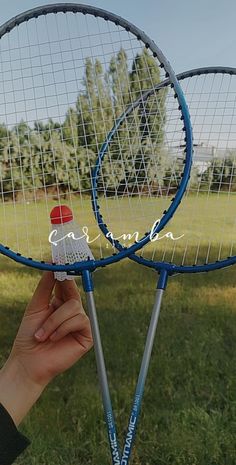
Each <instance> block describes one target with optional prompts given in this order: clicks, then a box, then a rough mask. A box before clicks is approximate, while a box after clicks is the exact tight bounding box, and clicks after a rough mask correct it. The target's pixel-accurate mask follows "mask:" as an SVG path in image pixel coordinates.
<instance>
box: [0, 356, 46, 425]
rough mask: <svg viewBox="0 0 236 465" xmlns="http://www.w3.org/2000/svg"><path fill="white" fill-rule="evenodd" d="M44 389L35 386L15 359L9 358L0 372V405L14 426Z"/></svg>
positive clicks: (38, 385) (43, 386)
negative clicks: (9, 416)
mask: <svg viewBox="0 0 236 465" xmlns="http://www.w3.org/2000/svg"><path fill="white" fill-rule="evenodd" d="M44 388H45V385H40V384H37V383H35V382H33V381H32V380H30V379H29V378H28V377H27V373H26V371H25V369H24V367H23V366H22V365H21V363H20V361H19V360H18V359H17V358H14V357H12V358H11V357H9V359H8V360H7V362H6V363H5V365H4V366H3V368H2V369H1V370H0V403H1V404H2V405H3V407H5V409H6V410H7V411H8V413H9V414H10V415H11V417H12V419H13V421H14V423H15V425H16V426H18V425H19V424H20V422H21V421H22V420H23V418H24V417H25V415H26V414H27V413H28V411H29V410H30V409H31V407H32V406H33V405H34V403H35V402H36V401H37V400H38V398H39V397H40V395H41V393H42V392H43V390H44Z"/></svg>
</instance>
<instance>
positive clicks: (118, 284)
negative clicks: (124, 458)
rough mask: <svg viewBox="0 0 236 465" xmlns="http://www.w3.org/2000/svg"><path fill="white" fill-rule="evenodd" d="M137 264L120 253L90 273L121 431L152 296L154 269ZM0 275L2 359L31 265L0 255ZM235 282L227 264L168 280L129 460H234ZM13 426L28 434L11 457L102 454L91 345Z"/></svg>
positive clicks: (32, 279) (220, 463)
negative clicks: (24, 446) (119, 259)
mask: <svg viewBox="0 0 236 465" xmlns="http://www.w3.org/2000/svg"><path fill="white" fill-rule="evenodd" d="M143 271H144V269H143V268H141V267H138V266H137V265H136V264H133V263H130V262H129V261H126V262H123V263H120V264H117V265H115V266H114V267H113V268H112V267H111V268H107V269H104V270H102V271H101V272H97V273H96V275H95V282H96V300H97V304H98V315H99V320H100V325H101V332H102V338H103V342H104V351H105V355H106V360H107V368H108V375H109V380H110V385H111V394H112V399H113V403H114V409H115V414H116V418H117V423H118V429H119V432H120V439H121V440H122V439H123V436H124V433H125V426H126V424H127V420H128V413H129V409H130V405H131V399H132V395H133V391H134V387H135V381H136V377H137V372H138V368H139V364H140V358H141V356H142V351H143V344H144V340H145V336H146V331H147V325H148V321H149V316H150V309H151V306H152V303H153V298H154V286H155V280H156V277H155V274H154V273H153V272H151V271H150V270H146V271H145V273H144V272H143ZM0 274H1V279H0V293H1V297H2V298H1V304H0V318H1V328H0V340H1V349H2V350H1V359H2V362H3V361H4V359H5V357H6V356H7V353H8V352H9V350H10V347H11V343H12V341H13V339H14V335H15V333H16V330H17V326H18V324H19V322H20V319H21V316H22V312H23V310H24V307H25V304H26V303H27V301H28V299H29V298H30V296H31V294H32V291H33V289H34V287H35V285H36V282H37V280H38V278H39V274H38V272H36V271H33V272H32V270H29V269H25V268H22V267H20V266H18V265H16V264H15V263H10V262H9V261H7V260H5V259H4V260H3V263H2V266H1V273H0ZM127 276H128V277H129V279H127ZM235 282H236V270H235V269H234V268H232V269H230V270H225V271H221V272H214V273H212V274H208V275H199V276H182V277H181V276H180V277H176V278H173V279H171V280H170V283H169V286H168V289H167V292H166V295H165V297H164V301H163V307H162V312H161V317H160V323H159V326H158V334H157V338H156V342H155V347H154V352H153V357H152V362H151V367H150V372H149V377H148V382H147V387H146V392H145V398H144V403H143V408H142V414H141V418H140V423H139V428H138V434H137V438H136V444H135V450H134V454H133V461H132V464H133V465H157V464H158V465H159V464H165V465H234V464H235V457H236V445H235V433H236V395H235V393H236V376H235V366H236V350H235V349H236V343H235V341H236V287H235ZM22 430H23V431H24V432H25V434H26V435H27V436H29V437H30V438H31V439H32V445H31V447H30V448H29V449H28V450H27V452H26V453H25V454H24V455H23V456H21V457H20V458H19V460H18V462H17V463H18V465H23V464H24V465H26V464H28V463H30V464H32V465H52V464H53V465H62V464H63V465H65V464H66V465H85V464H86V465H90V464H91V465H92V464H96V465H105V464H109V463H110V457H109V448H108V445H107V437H106V429H105V425H104V421H103V412H102V407H101V400H100V395H99V390H98V383H97V379H96V375H95V360H94V354H93V352H91V353H89V354H88V355H87V356H86V357H85V358H84V359H83V360H82V361H81V362H79V363H78V364H77V365H76V366H74V367H73V368H72V369H71V370H69V371H68V372H67V373H65V374H63V375H61V376H59V377H58V378H57V379H55V381H54V382H53V383H52V384H51V385H50V386H49V388H48V389H47V390H46V392H45V393H44V395H43V396H42V398H41V399H40V400H39V402H38V403H37V405H36V406H35V407H34V408H33V410H32V412H31V413H30V415H29V416H28V417H27V419H26V421H25V422H24V424H23V426H22Z"/></svg>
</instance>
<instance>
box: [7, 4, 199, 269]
mask: <svg viewBox="0 0 236 465" xmlns="http://www.w3.org/2000/svg"><path fill="white" fill-rule="evenodd" d="M78 31H81V32H80V33H79V32H78ZM78 42H79V43H80V45H78ZM0 47H1V57H2V59H1V63H0V65H1V81H2V83H3V84H2V89H1V92H0V94H1V99H3V100H1V103H3V106H4V111H3V114H2V115H1V123H2V126H4V124H5V127H2V128H1V129H2V131H3V135H2V147H1V155H2V159H3V158H4V157H7V163H8V165H10V166H8V168H9V171H10V175H9V174H8V175H7V179H5V178H4V175H3V174H1V186H2V189H1V197H2V205H1V207H2V210H3V212H2V214H1V219H2V221H1V223H2V224H1V232H2V233H1V238H0V242H1V244H0V252H1V253H2V254H4V255H6V256H8V257H10V258H12V259H13V260H16V261H18V262H21V263H23V264H25V265H29V266H32V267H35V268H39V269H47V270H54V271H77V272H80V271H83V270H87V269H88V270H94V269H95V268H97V267H100V266H105V265H108V264H110V263H113V262H116V261H118V260H120V259H121V258H124V257H126V256H128V255H129V254H130V253H134V252H135V251H137V250H138V249H140V248H141V247H142V245H143V244H142V241H139V242H134V241H133V243H132V245H130V246H129V247H126V248H125V247H123V248H122V250H120V251H118V252H115V248H114V244H113V247H112V248H111V249H109V251H107V250H106V243H108V241H106V243H104V241H103V242H102V241H101V243H99V245H98V247H97V253H96V254H94V255H95V260H90V261H86V262H79V263H73V264H70V265H55V264H51V263H45V259H44V257H45V253H44V249H45V247H46V243H45V242H44V243H42V241H41V238H40V234H42V233H43V234H44V232H45V231H47V233H48V234H49V232H50V223H49V221H48V219H49V215H50V208H51V207H52V206H54V203H53V201H54V197H56V199H55V201H56V202H57V204H59V205H60V204H64V203H65V201H64V195H65V192H63V188H62V191H61V185H60V184H63V183H62V182H61V181H60V180H59V181H57V178H60V176H61V174H60V173H59V169H58V170H57V158H60V157H61V159H63V160H64V165H62V166H61V167H60V170H61V171H63V168H64V171H67V169H68V163H70V162H71V159H70V160H69V161H68V159H69V155H68V150H67V146H66V144H67V143H66V142H65V140H64V139H65V137H64V136H61V135H60V133H61V132H62V126H63V123H64V121H65V117H67V124H68V126H70V125H71V126H72V123H73V122H72V119H73V118H72V116H74V113H73V112H72V111H71V112H70V109H71V107H72V110H73V109H74V107H75V102H76V98H78V82H79V86H80V87H79V94H80V97H81V99H80V101H79V105H82V103H83V92H85V89H84V88H83V90H81V89H82V87H81V86H83V85H84V86H85V88H86V89H87V93H88V94H89V92H90V91H88V88H89V86H90V85H91V80H90V78H91V73H93V72H96V73H97V75H96V77H97V76H98V77H100V78H101V79H100V80H99V82H100V83H101V84H102V85H103V90H104V85H105V83H106V79H107V73H108V71H109V69H111V67H112V66H111V65H112V63H111V62H112V59H116V60H117V61H116V66H115V70H114V67H113V71H111V74H112V72H113V82H112V84H111V83H110V84H109V83H108V87H109V85H110V88H111V87H112V85H113V86H114V80H115V78H116V79H117V74H118V66H117V63H120V62H119V61H118V60H119V59H120V60H121V61H122V53H121V54H120V55H119V52H121V51H124V53H125V54H126V61H127V75H128V76H129V79H130V76H131V80H132V79H133V81H132V83H133V84H132V85H133V90H132V89H131V90H130V88H128V89H126V90H125V92H126V93H127V95H126V97H127V98H124V95H123V89H120V90H119V89H118V91H117V89H116V91H117V94H116V95H115V91H114V87H113V89H112V92H113V94H112V98H111V100H110V101H114V99H115V97H116V98H117V96H118V97H120V101H119V105H118V104H117V105H116V107H115V109H114V108H113V113H112V117H110V119H109V118H108V121H107V120H105V118H104V117H103V115H102V112H103V111H104V107H103V106H102V105H101V94H99V92H100V90H99V88H98V87H96V89H95V91H96V97H97V100H96V105H98V107H99V108H98V109H97V108H96V111H97V110H99V111H101V115H102V116H101V119H102V121H103V130H102V131H101V132H102V134H100V133H99V131H97V130H96V128H95V129H94V128H93V129H92V132H93V134H92V139H96V144H94V140H93V142H91V143H89V142H88V141H87V132H89V131H91V125H90V127H88V126H89V125H88V124H87V121H84V116H83V111H81V114H82V122H81V127H80V130H81V131H82V132H83V134H82V136H81V134H80V141H81V140H82V139H83V140H84V142H83V143H82V144H81V145H82V147H81V148H82V149H84V153H83V157H84V159H86V160H85V165H86V164H87V165H86V166H85V169H84V170H85V171H86V170H87V172H86V175H87V174H88V171H89V175H88V178H90V179H89V185H88V184H86V182H84V181H85V180H84V179H82V182H84V186H82V187H81V186H79V183H80V182H81V179H80V177H81V176H80V173H79V170H78V169H77V168H78V167H77V166H76V163H77V154H76V153H75V152H76V150H75V147H74V145H75V143H74V138H73V134H72V135H71V134H70V136H69V138H70V140H69V145H71V146H72V158H73V160H72V161H73V162H74V163H75V168H74V171H73V169H71V168H69V175H70V177H72V175H75V176H77V178H78V180H77V184H76V181H75V184H76V186H75V187H74V186H72V185H71V183H70V181H69V180H68V179H67V180H66V182H64V181H63V182H64V184H65V185H66V187H67V188H68V192H69V201H68V203H69V205H70V207H72V210H73V211H74V208H73V206H74V205H75V209H76V202H77V205H78V203H79V205H80V210H79V214H77V216H78V217H79V220H81V217H83V208H84V207H83V205H84V203H87V200H88V193H89V192H90V191H92V195H93V198H95V196H96V193H95V190H97V186H96V185H95V183H94V176H93V175H92V171H93V168H94V167H95V170H96V166H93V165H95V160H94V161H93V158H94V155H96V156H97V154H98V153H99V157H98V158H99V159H100V161H103V156H104V153H105V152H106V153H107V148H106V149H105V150H104V145H103V146H102V143H101V142H102V140H104V138H105V137H104V134H106V133H108V132H109V130H110V129H111V127H112V126H113V130H112V131H110V132H109V136H108V138H107V141H108V140H109V138H110V137H111V134H112V135H113V136H114V133H115V132H116V131H117V121H118V122H119V121H120V120H121V119H122V121H124V119H125V116H124V115H125V109H126V108H127V105H128V104H130V102H133V101H135V100H137V95H138V96H140V95H141V94H142V92H143V90H145V89H149V90H151V91H152V88H153V89H154V87H155V85H156V81H155V79H157V75H158V80H162V79H163V78H164V77H166V76H167V77H168V79H169V80H170V82H171V90H170V92H171V93H172V101H173V102H174V104H175V107H174V110H175V112H176V113H178V118H179V128H178V130H179V132H180V133H181V132H182V136H181V137H182V140H183V142H184V146H185V149H184V154H183V156H182V158H183V165H184V167H183V178H182V180H181V182H180V185H179V190H178V193H177V195H176V196H175V199H174V201H173V202H172V203H171V206H170V208H169V209H168V211H167V212H166V213H164V214H163V224H164V217H165V221H167V220H168V219H169V218H170V217H171V215H172V214H173V212H174V210H175V208H176V207H177V205H178V203H179V202H180V200H181V197H182V195H183V192H184V189H185V187H186V184H187V180H188V176H189V172H190V167H191V151H192V133H191V124H190V118H189V113H188V108H187V105H186V102H185V98H184V96H183V93H182V90H181V87H180V85H179V82H178V81H177V79H176V77H175V74H174V72H173V70H172V68H171V66H170V64H169V62H168V61H167V60H166V58H165V57H164V55H163V53H162V52H161V50H160V49H159V48H158V47H157V46H156V45H155V43H154V42H153V41H152V40H151V39H150V38H149V37H148V36H147V35H146V34H145V33H144V32H142V31H141V30H140V29H139V28H137V27H136V26H134V25H132V24H131V23H130V22H128V21H126V20H125V19H123V18H121V17H119V16H117V15H114V14H112V13H109V12H107V11H105V10H102V9H99V8H94V7H91V6H88V5H78V4H70V3H69V4H55V5H46V6H42V7H37V8H35V9H32V10H29V11H27V12H25V13H22V14H20V15H18V16H16V17H15V18H13V19H12V20H10V21H7V22H6V23H5V24H4V25H3V26H1V27H0ZM76 47H77V48H76ZM79 54H80V55H79ZM72 55H73V57H72ZM101 57H102V67H103V70H101V67H100V65H101V62H100V63H99V58H101ZM140 57H141V58H140ZM143 57H144V62H145V60H146V62H147V61H148V60H149V63H151V65H150V66H149V68H148V66H147V70H146V72H149V75H146V77H145V76H142V79H141V78H140V77H139V74H138V71H137V66H138V65H139V64H140V62H142V59H143ZM123 59H124V57H123ZM86 60H87V61H86ZM96 60H98V61H97V62H96ZM135 60H136V62H135ZM150 60H152V62H151V61H150ZM124 61H125V59H124ZM96 63H97V65H96ZM122 63H124V62H122ZM142 63H143V62H142ZM96 66H97V68H96ZM70 67H71V68H72V69H70ZM109 67H110V68H109ZM80 68H83V70H84V69H85V75H82V72H81V71H80V70H79V73H80V74H79V76H78V75H76V70H78V69H80ZM152 68H155V70H154V74H155V73H156V75H155V76H154V78H155V79H154V78H153V76H152ZM91 69H92V71H91ZM94 69H95V71H94ZM150 69H151V75H150ZM157 70H158V71H157ZM89 71H90V76H88V73H89ZM141 71H142V69H141ZM72 72H73V73H74V77H73V78H72V74H71V73H72ZM86 73H87V75H86ZM146 74H147V73H146ZM114 75H116V76H115V77H114ZM101 76H102V77H101ZM69 78H70V79H69ZM108 79H109V76H108ZM68 80H69V87H70V89H69V90H68V88H67V87H66V84H67V81H68ZM118 80H119V79H118ZM17 82H18V84H17ZM140 83H141V84H140ZM150 83H151V84H150ZM118 84H119V85H120V82H119V83H118ZM130 85H131V84H130V82H129V86H130ZM135 85H136V87H135ZM137 85H138V86H139V87H140V88H138V89H137ZM60 86H61V87H60ZM46 88H50V89H51V90H50V91H49V93H48V94H47V92H46V91H45V89H46ZM59 88H60V89H61V91H59V90H58V89H59ZM110 90H111V89H110ZM41 91H42V92H43V93H44V95H42V94H40V92H41ZM80 92H81V93H80ZM10 94H11V99H9V95H10ZM76 95H77V97H76ZM151 95H153V93H152V94H151V93H150V96H149V97H148V98H149V99H150V98H151ZM87 97H88V99H89V98H90V97H91V94H90V95H88V96H87ZM4 99H5V100H4ZM63 99H64V100H63ZM112 99H113V100H112ZM59 100H60V102H59ZM19 101H20V102H21V103H20V105H21V107H19ZM49 101H50V103H49ZM77 105H78V101H77ZM51 108H53V111H54V114H51V113H50V111H49V110H50V109H51ZM135 108H136V107H135V106H134V108H133V111H134V110H135ZM86 109H87V111H88V110H90V109H91V111H92V113H93V112H95V110H94V108H93V106H92V107H91V108H88V107H87V108H86ZM80 110H81V108H80ZM118 110H119V111H120V112H121V114H122V117H121V118H118V120H117V116H118V115H119V113H118ZM93 114H94V113H93ZM4 118H5V120H4ZM135 118H136V119H137V117H136V115H135V116H134V117H133V121H134V122H135V121H136V120H135ZM21 120H23V125H24V124H25V125H26V129H24V127H22V125H21V126H20V124H21ZM68 121H69V122H68ZM115 121H116V123H115ZM38 123H39V124H38ZM57 123H58V124H57ZM90 123H91V121H90ZM33 124H34V128H33V129H32V125H33ZM93 124H94V121H92V126H93ZM131 124H132V123H131ZM135 124H136V123H135ZM66 129H68V127H67V128H66ZM70 129H71V127H70ZM87 130H88V131H87ZM24 131H25V132H24ZM71 132H73V131H72V130H71ZM12 133H13V136H12ZM42 135H43V137H44V138H45V139H46V146H47V148H46V149H45V148H43V149H42V141H41V136H42ZM89 135H90V136H91V134H89ZM31 136H32V137H33V139H34V140H33V141H31V140H30V138H31ZM22 137H23V143H22V142H21V138H22ZM61 137H62V138H61ZM63 137H64V139H63ZM179 137H180V136H179ZM12 138H13V142H12ZM98 139H99V140H98ZM107 141H106V143H107ZM5 142H7V144H8V148H7V151H6V150H5V146H4V143H5ZM44 142H45V140H43V143H44ZM59 143H61V144H62V145H61V146H60V147H59V148H58V145H59ZM14 144H16V146H17V148H18V150H15V146H14ZM34 144H35V145H36V146H37V150H38V153H39V159H36V156H35V153H34V152H33V151H34V147H35V145H34ZM83 144H84V145H83ZM94 145H96V147H95V148H94ZM12 146H13V148H12ZM47 150H48V151H49V152H50V153H52V156H53V162H52V164H51V165H50V163H49V166H48V167H46V168H43V166H44V164H45V163H44V160H43V157H44V155H45V152H47ZM73 150H74V153H73ZM24 151H25V152H26V155H25V153H23V152H24ZM60 151H61V153H60ZM6 152H7V153H6ZM57 152H58V154H59V155H57ZM55 153H56V156H55ZM17 157H18V161H16V159H17ZM27 157H29V158H31V165H30V173H29V174H28V178H27V180H26V181H27V182H28V186H27V185H26V184H27V183H26V182H25V179H24V180H23V181H22V178H23V176H22V170H23V168H24V162H25V158H27ZM95 158H96V157H95ZM107 159H108V157H107ZM26 162H27V160H26ZM17 163H18V165H17ZM36 163H38V164H39V165H40V167H41V172H40V173H37V170H35V164H36ZM184 163H185V164H184ZM15 164H16V165H17V166H15ZM45 169H46V171H45ZM15 170H16V174H15ZM81 170H82V168H81ZM40 176H41V178H42V179H40ZM84 177H85V176H84ZM45 178H46V180H45ZM82 178H83V174H82ZM5 181H6V182H5ZM36 181H37V182H36ZM17 182H19V185H18V187H16V188H15V185H14V183H16V185H17ZM7 183H8V184H7ZM9 183H10V184H11V183H12V185H10V187H9ZM34 183H35V184H34ZM37 183H39V185H40V187H39V190H41V192H44V195H43V199H41V203H43V206H42V205H41V206H40V201H38V199H37V189H38V188H37ZM3 185H5V186H7V187H5V190H4V188H3ZM58 185H60V186H59V188H58ZM68 186H69V187H68ZM53 187H54V188H55V190H56V195H55V192H54V193H48V189H49V188H53ZM68 192H67V194H68ZM6 193H7V195H8V196H9V197H10V202H9V201H5V194H6ZM19 193H20V195H21V196H22V200H21V208H18V207H19V202H17V201H15V195H16V194H17V196H18V195H19ZM76 195H77V200H76V201H74V196H76ZM11 197H12V198H11ZM121 197H122V196H121ZM84 199H85V201H84ZM105 200H106V199H105ZM109 200H110V199H109ZM10 203H11V206H10ZM28 203H29V206H30V207H29V209H28V208H27V205H28ZM38 205H39V206H40V208H41V210H43V212H44V216H43V219H42V211H41V212H40V213H38V211H37V209H38ZM86 209H87V207H86ZM109 209H110V207H109ZM129 209H130V207H129ZM27 210H29V213H28V211H27ZM131 210H132V209H131ZM18 212H19V213H18ZM121 212H122V205H121V206H120V207H119V211H118V212H117V213H118V214H119V215H120V214H121ZM74 213H75V211H74ZM165 215H166V216H165ZM30 216H31V218H30ZM92 216H93V214H92V211H91V219H90V220H89V221H90V224H87V226H90V225H91V228H92V230H93V231H94V232H95V233H96V231H97V230H98V231H99V229H98V227H97V225H96V223H95V221H94V218H93V219H92ZM19 220H20V221H19ZM154 220H155V218H153V221H154ZM80 224H81V223H80ZM161 227H162V226H161ZM10 229H11V234H9V230H10ZM145 231H146V229H145ZM39 233H40V234H39ZM14 234H15V236H14ZM13 236H14V237H13ZM144 236H145V239H144V241H145V242H146V240H148V239H147V238H146V235H144ZM37 238H38V244H36V240H37ZM3 244H6V245H3ZM37 247H38V250H39V253H38V254H37V253H36V254H34V253H33V252H34V251H36V250H37ZM47 250H49V248H48V244H47ZM104 250H105V252H104ZM29 255H30V257H32V258H30V257H29ZM46 260H47V257H46Z"/></svg>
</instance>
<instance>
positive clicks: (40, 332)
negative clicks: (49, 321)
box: [35, 328, 45, 339]
mask: <svg viewBox="0 0 236 465" xmlns="http://www.w3.org/2000/svg"><path fill="white" fill-rule="evenodd" d="M44 334H45V331H44V329H43V328H40V329H38V331H36V333H35V337H36V339H42V338H43V336H44Z"/></svg>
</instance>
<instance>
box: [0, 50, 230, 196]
mask: <svg viewBox="0 0 236 465" xmlns="http://www.w3.org/2000/svg"><path fill="white" fill-rule="evenodd" d="M159 82H160V69H159V67H158V66H157V64H156V61H155V59H154V58H153V57H152V56H151V55H150V54H149V53H148V51H147V50H146V49H144V50H143V51H142V52H141V53H139V54H137V55H136V57H135V59H134V60H133V63H132V66H131V69H129V65H128V57H127V55H126V53H125V51H124V50H123V49H121V50H120V51H119V52H118V53H117V54H116V55H115V56H113V57H112V58H111V60H110V63H109V67H108V69H104V68H103V66H102V63H101V62H100V61H99V60H98V59H96V61H95V62H93V61H92V60H91V59H89V58H87V59H86V62H85V70H84V78H83V86H82V88H81V91H80V92H79V93H78V97H77V101H76V102H75V104H74V105H73V106H71V107H70V108H68V111H67V113H66V114H65V117H64V121H63V122H62V123H59V122H57V121H55V120H53V119H49V120H48V121H47V122H42V121H35V122H34V124H33V126H30V125H29V124H27V123H26V122H25V121H20V122H19V123H18V124H17V125H15V126H14V127H12V128H9V127H7V126H6V124H4V123H2V124H0V194H1V197H4V198H5V197H6V198H7V197H8V198H12V197H14V198H15V199H17V198H18V197H19V196H20V195H22V192H24V191H27V192H31V196H32V197H33V196H34V195H35V192H37V193H39V192H41V191H42V193H43V191H44V189H45V186H46V187H47V190H50V191H51V192H54V191H55V194H57V193H58V190H59V191H60V193H65V195H66V194H67V193H68V191H69V192H78V191H82V190H83V191H86V190H87V191H88V194H89V192H90V189H91V168H92V167H93V166H94V164H95V161H96V159H97V156H98V153H99V150H100V149H101V146H102V143H103V142H104V140H105V139H106V136H107V134H108V133H109V131H110V129H111V128H112V127H113V125H114V122H115V121H116V119H117V118H118V117H119V116H120V115H121V114H122V112H123V111H124V110H125V109H126V108H127V106H128V105H129V104H130V103H131V102H133V101H135V100H136V99H137V98H138V97H139V96H140V95H141V93H142V92H143V91H144V90H147V89H149V88H152V87H153V86H154V85H156V84H158V83H159ZM157 94H158V98H157ZM166 96H167V89H161V90H160V91H158V93H156V94H154V95H152V96H151V97H149V98H148V100H147V101H146V102H145V104H144V105H143V107H142V105H140V106H139V107H138V108H137V109H136V110H135V111H133V112H131V114H130V115H129V116H128V117H127V118H126V119H125V122H124V123H123V124H122V125H121V126H120V128H119V130H118V131H117V133H116V135H115V137H114V138H113V140H112V142H111V144H110V146H109V150H108V154H107V156H106V157H105V158H104V162H103V164H102V176H101V177H100V178H99V184H98V189H100V190H101V191H104V189H106V193H107V195H109V193H110V194H111V195H112V194H113V193H114V190H115V191H119V192H121V193H124V192H125V191H126V190H129V192H131V193H132V192H137V190H139V192H141V193H142V192H145V191H146V190H148V191H150V189H151V191H152V192H153V193H158V192H159V191H160V189H161V190H163V189H164V190H166V191H170V192H171V191H172V193H173V191H174V190H176V186H177V185H178V182H179V180H180V179H181V173H182V169H183V168H182V163H180V162H178V160H177V161H176V162H175V167H174V173H173V156H172V159H171V156H170V155H169V154H168V151H167V149H166V148H165V143H164V137H165V124H166ZM121 153H122V157H121V156H120V154H121ZM121 158H122V159H121ZM229 160H231V158H229ZM230 163H231V162H230V161H229V162H228V163H226V164H225V167H224V174H223V176H224V180H225V182H224V183H222V188H225V186H226V185H227V179H229V178H230V177H231V178H232V170H234V171H235V167H234V166H232V164H230ZM219 170H220V168H219V169H218V171H217V169H215V167H214V169H213V168H212V167H209V169H208V170H206V172H205V174H204V176H201V181H199V179H200V177H199V173H197V171H196V169H195V170H193V173H192V178H191V183H192V184H193V185H194V184H196V183H197V184H198V183H199V182H205V183H206V182H210V184H211V186H212V189H214V188H215V187H216V184H217V183H218V182H219V179H218V178H219V176H221V177H222V169H221V172H220V173H219Z"/></svg>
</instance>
